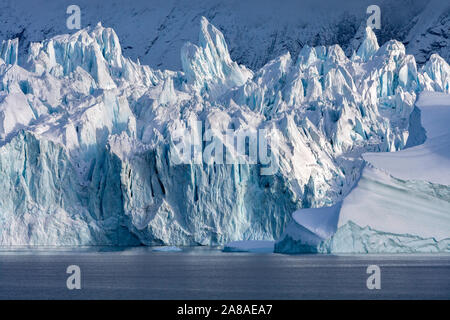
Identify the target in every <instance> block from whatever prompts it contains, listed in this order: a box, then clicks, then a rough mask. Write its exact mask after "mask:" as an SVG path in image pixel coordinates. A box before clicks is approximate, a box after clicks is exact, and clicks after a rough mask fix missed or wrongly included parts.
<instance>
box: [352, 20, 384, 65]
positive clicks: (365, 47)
mask: <svg viewBox="0 0 450 320" xmlns="http://www.w3.org/2000/svg"><path fill="white" fill-rule="evenodd" d="M379 48H380V46H379V45H378V40H377V37H376V36H375V33H374V32H373V30H372V28H371V27H369V26H367V27H366V34H365V37H364V40H363V42H362V44H361V46H360V47H359V49H358V51H357V52H356V55H357V56H358V57H360V58H361V60H362V61H363V62H367V61H368V60H370V58H372V56H373V55H374V54H375V53H376V52H377V51H378V49H379Z"/></svg>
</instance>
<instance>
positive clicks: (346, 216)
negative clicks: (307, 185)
mask: <svg viewBox="0 0 450 320" xmlns="http://www.w3.org/2000/svg"><path fill="white" fill-rule="evenodd" d="M416 104H417V106H418V107H419V108H420V111H421V113H420V114H421V122H422V125H423V128H424V129H425V133H426V140H425V141H424V142H423V144H419V145H417V146H412V147H410V148H407V149H404V150H402V151H399V152H391V153H384V152H382V153H365V154H363V158H364V159H365V162H366V166H365V168H364V170H363V172H362V176H361V178H360V180H359V181H358V183H357V186H356V187H355V188H354V189H353V190H352V191H351V192H350V194H348V195H347V196H346V197H345V198H344V200H343V202H342V204H341V205H340V207H339V208H338V209H337V210H334V211H333V210H332V208H331V207H330V208H319V209H300V210H299V211H297V212H295V213H294V214H293V218H294V219H293V221H292V222H291V224H290V225H289V226H288V227H287V229H286V231H285V232H284V234H283V235H282V236H281V238H280V240H279V241H278V242H277V244H276V246H275V248H276V251H278V252H290V253H299V252H311V251H312V252H331V253H367V252H369V253H395V252H450V246H449V244H450V173H449V170H448V168H449V166H450V132H449V129H448V123H449V121H450V95H448V94H444V93H440V92H423V93H422V94H421V95H420V98H419V99H418V101H417V103H416ZM420 129H422V128H421V127H417V126H415V127H414V128H411V130H412V131H411V134H412V135H413V136H414V135H416V133H415V132H414V130H420ZM323 212H325V213H327V212H328V216H331V217H332V218H333V219H326V217H327V216H325V217H322V218H320V216H321V215H323ZM310 216H312V217H315V218H316V219H318V221H315V220H314V221H313V223H312V222H311V218H309V217H310ZM319 218H320V219H319ZM327 228H328V229H330V228H334V232H328V233H323V232H321V231H322V230H324V229H327ZM305 230H307V231H309V233H308V232H305ZM302 231H303V232H302ZM311 235H314V236H315V241H308V239H310V238H311V237H312V236H311Z"/></svg>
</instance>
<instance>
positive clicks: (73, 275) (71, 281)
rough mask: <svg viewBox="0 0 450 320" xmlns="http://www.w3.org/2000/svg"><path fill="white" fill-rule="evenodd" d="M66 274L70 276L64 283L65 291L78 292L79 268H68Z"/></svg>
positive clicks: (79, 285)
mask: <svg viewBox="0 0 450 320" xmlns="http://www.w3.org/2000/svg"><path fill="white" fill-rule="evenodd" d="M66 273H67V274H70V276H69V277H68V278H67V281H66V286H67V289H69V290H73V289H77V290H80V289H81V269H80V267H79V266H76V265H71V266H68V267H67V270H66Z"/></svg>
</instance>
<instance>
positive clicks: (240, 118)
mask: <svg viewBox="0 0 450 320" xmlns="http://www.w3.org/2000/svg"><path fill="white" fill-rule="evenodd" d="M17 47H18V43H17V40H14V41H4V42H2V46H1V48H2V49H1V51H0V52H2V60H0V175H1V176H2V179H0V189H1V191H2V194H3V195H4V196H3V197H1V199H0V225H1V226H2V228H1V229H0V244H2V245H89V244H112V245H130V244H145V245H154V244H166V245H198V244H201V245H215V244H224V243H227V242H229V241H235V240H275V239H278V237H279V236H280V235H281V234H282V232H283V231H284V230H285V228H286V226H287V225H288V223H289V222H290V221H291V213H292V212H294V211H295V210H296V209H299V208H310V207H323V206H327V205H332V204H334V203H336V202H338V201H340V200H342V199H343V197H344V196H345V195H347V194H348V193H349V192H350V190H351V189H352V187H353V185H354V183H355V182H356V181H357V180H358V179H359V177H360V174H361V169H362V167H363V163H364V160H363V159H362V157H361V154H362V153H364V152H368V151H369V152H378V151H397V150H400V149H402V148H404V147H405V146H406V144H407V142H408V130H409V125H410V116H411V113H412V111H413V109H414V103H415V100H416V96H417V93H419V92H421V91H423V90H428V91H440V92H446V93H449V90H450V89H449V87H450V86H449V83H450V67H449V65H448V64H447V62H446V61H445V60H444V59H442V58H441V57H439V56H438V55H433V56H432V57H431V58H430V60H429V61H428V62H427V63H426V64H425V65H424V66H423V67H421V68H419V69H418V68H417V65H416V63H415V58H414V57H413V56H411V55H407V54H406V53H405V47H404V45H403V44H402V43H400V42H398V41H395V40H392V41H389V42H387V43H385V44H384V45H382V46H381V47H378V43H377V40H376V37H375V35H374V34H373V32H372V31H371V30H370V28H368V29H366V30H365V40H364V41H363V44H362V46H361V47H360V50H358V51H357V53H356V54H355V55H353V56H352V58H351V59H348V58H347V56H346V55H345V53H344V51H343V50H342V49H341V48H340V46H338V45H333V46H328V47H325V46H318V47H309V46H305V47H304V48H303V49H302V50H301V52H300V53H299V56H298V57H294V58H293V57H291V55H290V54H289V53H287V54H284V55H282V56H280V57H278V58H276V59H274V60H272V61H270V62H269V63H267V64H266V65H265V66H263V67H262V68H261V69H259V70H258V71H256V72H252V71H250V70H249V69H248V68H246V67H245V66H242V65H239V64H237V63H236V62H235V61H233V60H232V59H231V57H230V54H229V52H228V47H227V44H226V42H225V39H224V36H223V35H222V33H221V32H220V31H219V30H218V29H217V28H215V27H214V26H212V25H211V24H210V23H209V21H208V20H207V19H206V18H202V19H201V25H200V32H199V42H198V45H193V44H186V45H185V46H184V47H183V49H182V51H181V61H182V65H183V72H174V71H167V70H165V71H160V70H154V69H152V68H150V67H148V66H145V65H141V64H140V63H139V61H138V62H134V61H132V60H131V59H129V58H126V57H125V56H124V55H123V53H122V49H121V45H120V42H119V39H118V37H117V35H116V34H115V32H114V31H113V30H112V29H110V28H104V27H103V26H102V25H101V24H98V25H97V26H95V27H93V28H86V29H82V30H80V31H78V32H77V33H75V34H72V35H60V36H56V37H53V38H50V39H48V40H44V41H42V42H38V43H32V44H31V45H30V50H29V54H28V56H27V57H26V59H25V62H24V63H23V64H22V63H20V59H18V50H17ZM18 61H19V64H17V62H18ZM199 122H201V123H202V124H203V126H204V128H205V129H206V128H209V129H211V131H212V132H213V136H212V137H209V138H205V141H203V142H202V143H203V144H205V145H206V147H208V146H210V145H211V144H208V143H207V142H209V141H212V143H216V142H217V143H222V145H223V146H225V147H224V150H222V151H223V152H224V153H226V152H227V151H229V150H230V149H232V147H231V146H230V145H229V144H227V143H229V142H227V141H224V133H225V131H227V130H231V131H232V132H233V133H234V135H235V136H236V137H237V136H238V135H240V134H243V133H246V132H248V131H252V130H262V129H264V130H265V131H264V132H268V133H270V135H271V137H270V138H271V139H272V140H273V141H276V144H277V145H276V148H272V151H273V152H274V154H275V155H276V157H277V159H278V166H279V167H278V170H277V172H276V173H275V174H274V175H261V165H260V164H256V165H255V164H252V163H240V162H236V163H232V164H219V163H200V164H198V163H196V162H195V161H192V162H189V163H183V164H178V163H176V161H175V160H174V144H175V141H174V138H175V137H174V134H175V133H176V132H178V131H180V130H182V131H183V130H184V131H185V132H190V131H195V130H196V127H195V124H196V123H199ZM233 143H234V142H233ZM241 156H245V155H241Z"/></svg>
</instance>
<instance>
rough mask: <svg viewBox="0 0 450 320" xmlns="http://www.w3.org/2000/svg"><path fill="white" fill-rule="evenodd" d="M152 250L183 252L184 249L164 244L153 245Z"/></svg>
mask: <svg viewBox="0 0 450 320" xmlns="http://www.w3.org/2000/svg"><path fill="white" fill-rule="evenodd" d="M152 251H156V252H181V251H183V250H182V249H180V248H178V247H174V246H164V247H153V248H152Z"/></svg>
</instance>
